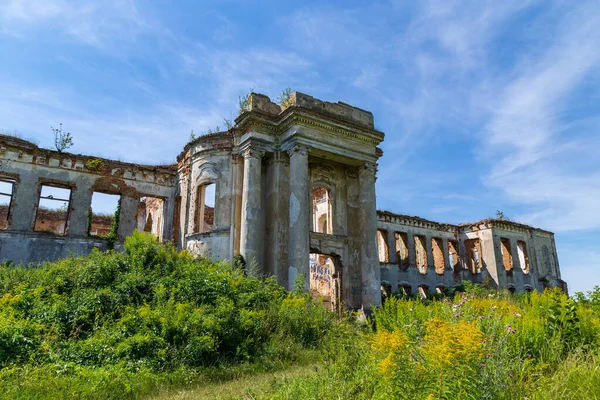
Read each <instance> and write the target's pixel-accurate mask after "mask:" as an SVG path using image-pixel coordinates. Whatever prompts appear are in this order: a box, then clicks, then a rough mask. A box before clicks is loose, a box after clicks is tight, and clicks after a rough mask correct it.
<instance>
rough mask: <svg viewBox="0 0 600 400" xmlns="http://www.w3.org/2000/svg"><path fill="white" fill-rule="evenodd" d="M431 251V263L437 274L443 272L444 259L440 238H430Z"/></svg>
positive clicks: (442, 243) (442, 244)
mask: <svg viewBox="0 0 600 400" xmlns="http://www.w3.org/2000/svg"><path fill="white" fill-rule="evenodd" d="M431 252H432V253H433V265H434V267H435V272H436V274H438V275H443V274H444V269H445V268H446V262H445V260H444V242H442V239H440V238H431Z"/></svg>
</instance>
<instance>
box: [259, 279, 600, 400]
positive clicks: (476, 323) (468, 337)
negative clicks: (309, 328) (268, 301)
mask: <svg viewBox="0 0 600 400" xmlns="http://www.w3.org/2000/svg"><path fill="white" fill-rule="evenodd" d="M596 292H600V290H599V289H597V290H596V291H595V292H593V293H591V294H590V295H589V296H588V298H586V299H584V298H581V297H580V298H579V301H574V300H573V299H571V298H569V297H568V296H566V295H565V294H563V293H561V292H559V291H546V292H545V293H543V294H538V293H531V294H523V295H521V296H518V297H515V296H514V295H511V294H509V293H508V292H506V293H504V292H492V291H485V290H483V289H481V288H479V287H475V286H472V285H468V288H467V292H466V293H457V294H456V295H455V296H454V298H445V299H437V300H418V299H396V298H392V299H389V300H388V301H387V302H386V303H385V304H384V305H383V306H382V307H381V308H380V309H378V310H377V311H376V312H375V323H376V327H377V329H376V330H375V331H374V332H364V331H360V330H356V329H355V328H353V327H352V326H351V325H346V326H345V328H344V329H343V331H344V332H338V333H336V334H335V335H330V336H329V339H330V343H329V344H328V345H327V346H325V347H324V359H323V363H322V365H321V367H320V369H319V372H318V373H315V374H313V375H311V376H308V377H303V378H298V379H294V380H291V381H289V382H285V383H283V384H281V385H280V386H279V388H278V389H277V393H276V394H275V395H273V396H271V397H272V398H277V399H329V398H344V399H346V398H352V399H388V398H394V399H427V400H431V399H518V398H521V399H522V398H529V399H596V398H600V353H599V350H598V345H599V344H600V314H599V313H598V312H597V311H598V310H597V309H596V308H594V307H592V306H591V305H590V301H591V299H592V300H593V299H594V297H595V296H596V294H597V293H596ZM596 297H597V296H596ZM592 302H593V301H592ZM342 326H343V324H342V325H339V326H338V328H340V327H342ZM338 330H339V329H338ZM333 331H335V330H332V332H333ZM332 393H333V394H334V395H333V396H332Z"/></svg>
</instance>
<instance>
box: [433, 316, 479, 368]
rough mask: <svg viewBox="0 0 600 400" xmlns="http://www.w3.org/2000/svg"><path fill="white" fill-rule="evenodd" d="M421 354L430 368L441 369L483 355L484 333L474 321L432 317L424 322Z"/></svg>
mask: <svg viewBox="0 0 600 400" xmlns="http://www.w3.org/2000/svg"><path fill="white" fill-rule="evenodd" d="M425 326H426V331H425V338H424V340H425V344H424V345H423V347H422V354H423V356H424V358H425V360H426V361H427V365H428V366H429V367H431V368H434V369H437V370H442V369H444V368H446V367H447V366H450V365H459V364H462V363H464V362H468V361H471V360H473V359H477V358H479V357H481V356H482V355H483V340H484V338H485V335H484V334H483V332H481V330H480V329H479V328H478V327H477V325H476V324H475V323H467V322H465V321H461V322H458V323H455V324H454V323H451V322H446V321H442V320H440V319H438V318H434V319H432V320H431V321H429V322H427V323H425Z"/></svg>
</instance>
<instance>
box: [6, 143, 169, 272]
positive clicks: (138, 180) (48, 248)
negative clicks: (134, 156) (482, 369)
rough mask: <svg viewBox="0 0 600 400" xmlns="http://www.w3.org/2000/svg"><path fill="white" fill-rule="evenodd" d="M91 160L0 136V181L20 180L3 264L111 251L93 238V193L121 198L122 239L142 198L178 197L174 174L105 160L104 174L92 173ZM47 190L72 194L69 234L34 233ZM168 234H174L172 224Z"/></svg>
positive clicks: (120, 225) (10, 214) (134, 224)
mask: <svg viewBox="0 0 600 400" xmlns="http://www.w3.org/2000/svg"><path fill="white" fill-rule="evenodd" d="M90 159H92V157H89V156H81V155H74V154H68V153H58V152H55V151H51V150H45V149H40V148H38V147H37V146H35V145H33V144H31V143H29V142H26V141H23V140H21V139H17V138H13V137H9V136H0V175H2V176H5V177H11V178H14V179H15V180H16V183H15V185H14V191H13V198H12V201H11V205H10V210H9V218H8V220H9V223H8V228H7V229H6V230H4V231H3V232H2V233H3V235H2V237H1V239H0V259H2V260H11V261H13V262H21V263H30V262H39V261H41V260H54V259H57V258H61V257H67V256H69V254H70V252H72V253H73V254H77V255H79V254H85V253H87V252H89V251H90V250H91V249H92V248H94V247H97V248H106V246H107V242H106V241H104V240H100V239H97V238H92V237H89V236H88V212H89V210H90V206H91V199H92V193H93V192H94V191H98V192H103V193H109V194H119V195H121V199H122V207H121V219H120V223H119V229H118V234H119V238H120V239H123V238H124V237H126V236H127V235H129V234H131V233H132V232H133V230H134V228H135V226H136V218H137V209H138V207H137V206H138V199H139V198H140V197H143V196H154V197H161V198H164V199H165V201H170V200H171V199H172V198H173V196H174V193H175V181H174V179H173V178H174V174H173V171H172V170H171V169H169V168H163V167H145V166H139V165H134V164H127V163H120V162H115V161H110V160H104V161H103V162H104V167H103V168H101V169H100V170H96V169H94V170H91V169H89V168H87V167H86V162H87V161H88V160H90ZM42 185H50V186H60V187H65V188H69V189H70V190H71V199H70V203H69V208H68V221H67V225H66V226H67V228H66V232H65V233H64V235H62V236H59V235H55V234H52V233H49V232H38V231H34V223H35V219H36V214H37V207H38V202H39V197H40V190H41V186H42ZM45 223H46V222H45ZM48 223H49V222H48ZM165 229H170V222H168V223H166V224H165Z"/></svg>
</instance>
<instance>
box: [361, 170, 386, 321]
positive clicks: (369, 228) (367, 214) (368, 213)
mask: <svg viewBox="0 0 600 400" xmlns="http://www.w3.org/2000/svg"><path fill="white" fill-rule="evenodd" d="M376 170H377V164H375V163H370V162H366V163H365V164H364V165H363V166H362V167H360V169H359V175H358V179H359V184H360V195H359V201H360V207H361V213H360V214H361V220H362V221H361V225H362V228H363V232H364V239H363V242H362V245H361V278H362V288H363V291H362V305H363V307H364V308H365V310H367V309H369V308H370V306H379V304H380V303H381V293H380V286H381V268H380V265H379V255H378V253H377V206H376V204H375V171H376Z"/></svg>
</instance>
